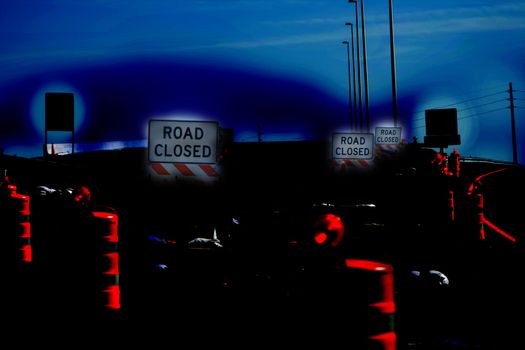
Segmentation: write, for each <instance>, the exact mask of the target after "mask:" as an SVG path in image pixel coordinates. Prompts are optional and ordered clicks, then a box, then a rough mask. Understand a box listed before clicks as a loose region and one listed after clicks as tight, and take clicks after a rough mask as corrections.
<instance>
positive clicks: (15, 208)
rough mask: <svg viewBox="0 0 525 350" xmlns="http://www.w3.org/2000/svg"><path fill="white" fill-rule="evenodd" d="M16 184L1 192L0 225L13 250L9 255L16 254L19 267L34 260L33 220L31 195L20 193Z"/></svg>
mask: <svg viewBox="0 0 525 350" xmlns="http://www.w3.org/2000/svg"><path fill="white" fill-rule="evenodd" d="M16 190H17V188H16V186H14V185H7V186H4V187H3V188H2V191H1V194H0V197H1V199H0V203H1V211H2V213H1V220H0V226H1V227H2V231H3V230H4V229H5V232H2V234H3V235H4V237H3V239H8V240H9V242H11V243H10V244H8V245H6V246H7V247H9V249H10V250H11V252H9V253H8V254H7V255H8V256H15V259H14V263H15V265H16V266H17V267H21V266H25V265H26V264H27V263H30V262H31V260H32V254H31V221H30V196H28V195H23V194H19V193H17V192H16Z"/></svg>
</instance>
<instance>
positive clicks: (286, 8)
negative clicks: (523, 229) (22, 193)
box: [0, 0, 525, 163]
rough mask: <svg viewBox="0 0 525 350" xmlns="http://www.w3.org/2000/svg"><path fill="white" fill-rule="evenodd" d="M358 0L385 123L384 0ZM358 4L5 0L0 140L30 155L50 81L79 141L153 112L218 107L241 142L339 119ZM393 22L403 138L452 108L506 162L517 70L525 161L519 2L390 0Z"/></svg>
mask: <svg viewBox="0 0 525 350" xmlns="http://www.w3.org/2000/svg"><path fill="white" fill-rule="evenodd" d="M364 4H365V17H366V22H365V23H366V33H367V41H366V45H367V59H368V60H367V62H368V78H369V97H370V98H369V100H370V115H371V126H372V128H373V127H375V126H377V125H389V124H391V123H392V114H391V101H392V100H391V98H392V94H391V79H390V51H389V35H388V34H389V30H388V1H387V0H384V1H365V3H364ZM354 16H355V5H353V4H350V3H348V2H347V1H343V0H341V1H327V0H324V1H323V0H267V1H257V0H254V1H244V0H233V1H222V2H217V1H206V0H200V1H178V0H170V1H167V0H166V1H145V0H144V1H142V0H139V1H132V2H130V1H124V0H112V1H110V0H107V1H103V0H100V1H85V2H80V1H74V2H73V1H65V0H50V1H45V2H40V1H30V0H21V1H14V0H13V1H11V0H9V1H7V2H3V3H2V12H1V13H0V63H1V64H2V70H1V71H0V121H1V123H2V127H1V128H0V147H3V148H4V149H5V152H6V153H8V154H19V155H37V154H39V153H40V151H41V147H40V144H41V143H42V141H43V113H42V112H43V94H44V92H45V91H59V90H60V91H71V92H74V93H75V102H76V107H77V110H76V113H77V114H76V121H75V123H76V126H77V129H78V133H77V141H78V142H81V143H82V142H84V143H86V142H117V143H118V142H121V141H136V142H137V143H140V142H141V141H144V140H145V138H146V135H147V133H146V127H147V121H148V120H149V119H150V118H195V119H205V120H216V121H218V122H219V123H220V124H221V126H223V127H230V128H234V129H235V136H236V140H237V141H255V140H256V138H257V136H256V135H257V127H258V126H260V127H261V131H262V133H263V134H262V135H263V139H266V140H271V139H291V140H301V139H319V138H326V137H328V136H329V134H330V133H331V132H332V131H341V130H348V76H347V70H346V68H347V67H346V63H347V57H346V47H345V46H344V45H343V44H342V43H341V42H342V41H343V40H350V28H349V27H348V26H345V25H344V23H345V22H349V21H350V22H354V21H355V17H354ZM394 19H395V33H396V35H395V44H396V66H397V88H398V90H397V91H398V101H399V107H400V109H399V115H400V124H401V126H402V127H403V133H404V136H405V137H406V138H407V139H409V140H410V139H411V138H412V136H418V137H419V138H421V139H422V137H423V135H424V110H425V109H427V108H437V107H456V108H458V118H459V129H460V130H459V131H460V133H461V136H462V140H463V144H462V145H461V146H460V147H459V149H460V152H461V153H462V154H464V155H473V156H483V157H489V158H496V159H501V160H511V159H512V148H511V142H510V139H511V133H510V111H509V109H508V108H507V107H508V105H509V101H508V100H507V99H508V97H509V96H508V93H506V92H505V90H507V89H508V83H509V82H513V85H514V89H516V90H517V91H516V92H515V97H516V101H515V102H516V105H517V107H518V108H517V109H516V122H517V132H518V140H519V146H520V147H519V148H518V155H519V159H520V162H521V163H525V148H524V147H523V146H524V142H525V141H522V140H525V137H524V136H523V135H524V133H525V121H524V119H525V118H523V113H524V112H525V110H524V109H523V108H524V107H525V102H524V101H525V76H524V72H525V39H524V38H525V4H524V3H523V2H522V1H519V0H514V1H512V0H507V1H498V2H495V1H488V0H479V1H452V0H444V1H440V2H425V1H415V0H405V1H400V0H398V1H394ZM360 29H361V28H360ZM54 137H57V136H56V135H55V136H54ZM57 140H58V137H57ZM57 142H58V141H57Z"/></svg>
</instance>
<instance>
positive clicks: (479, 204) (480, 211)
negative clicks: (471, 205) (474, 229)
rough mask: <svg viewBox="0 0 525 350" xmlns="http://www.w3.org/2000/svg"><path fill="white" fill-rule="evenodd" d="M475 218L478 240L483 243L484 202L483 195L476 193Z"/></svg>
mask: <svg viewBox="0 0 525 350" xmlns="http://www.w3.org/2000/svg"><path fill="white" fill-rule="evenodd" d="M475 198H476V217H477V224H478V229H479V238H480V239H481V240H482V241H483V240H485V214H484V208H483V207H484V201H483V195H482V194H480V193H478V194H476V197H475Z"/></svg>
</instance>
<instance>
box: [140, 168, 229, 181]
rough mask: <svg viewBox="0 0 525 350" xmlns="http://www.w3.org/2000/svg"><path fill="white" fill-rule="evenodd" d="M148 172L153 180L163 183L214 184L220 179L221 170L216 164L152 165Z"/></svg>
mask: <svg viewBox="0 0 525 350" xmlns="http://www.w3.org/2000/svg"><path fill="white" fill-rule="evenodd" d="M148 172H149V175H150V176H151V179H152V180H156V181H161V182H174V181H190V182H202V183H214V182H216V181H217V180H219V177H220V169H219V167H218V166H217V165H216V164H186V163H150V164H149V165H148Z"/></svg>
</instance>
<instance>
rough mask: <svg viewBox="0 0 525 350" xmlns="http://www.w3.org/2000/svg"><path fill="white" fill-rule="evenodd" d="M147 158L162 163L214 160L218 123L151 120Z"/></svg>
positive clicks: (210, 161)
mask: <svg viewBox="0 0 525 350" xmlns="http://www.w3.org/2000/svg"><path fill="white" fill-rule="evenodd" d="M148 144H149V147H148V148H149V150H148V155H149V160H150V161H151V162H161V163H168V162H169V163H215V160H216V147H217V123H215V122H201V121H177V120H150V124H149V139H148Z"/></svg>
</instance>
